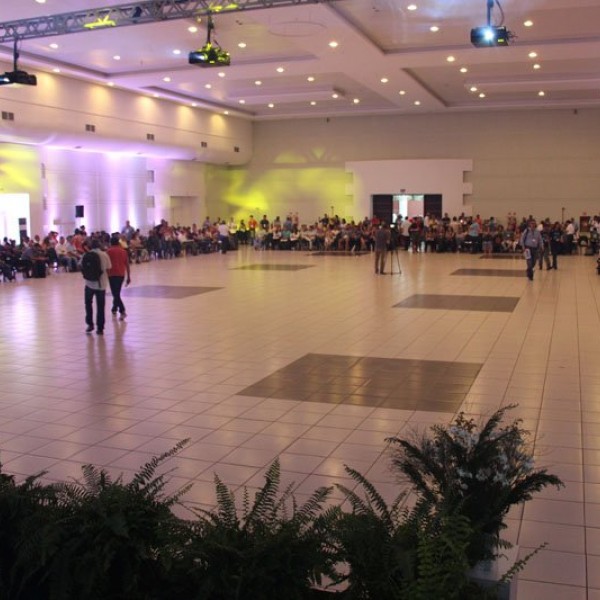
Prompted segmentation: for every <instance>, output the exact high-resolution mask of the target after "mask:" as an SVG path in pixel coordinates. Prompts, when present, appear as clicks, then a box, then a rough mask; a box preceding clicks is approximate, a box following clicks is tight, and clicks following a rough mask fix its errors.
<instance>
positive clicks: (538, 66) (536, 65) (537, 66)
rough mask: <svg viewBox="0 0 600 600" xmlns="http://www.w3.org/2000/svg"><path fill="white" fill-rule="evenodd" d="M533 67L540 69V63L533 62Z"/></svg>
mask: <svg viewBox="0 0 600 600" xmlns="http://www.w3.org/2000/svg"><path fill="white" fill-rule="evenodd" d="M533 68H534V69H541V68H542V65H540V64H538V63H535V65H533Z"/></svg>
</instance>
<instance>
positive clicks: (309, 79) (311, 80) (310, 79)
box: [306, 75, 315, 83]
mask: <svg viewBox="0 0 600 600" xmlns="http://www.w3.org/2000/svg"><path fill="white" fill-rule="evenodd" d="M314 80H315V78H314V77H313V76H312V75H310V76H309V77H307V78H306V81H310V82H311V83H312V82H313V81H314Z"/></svg>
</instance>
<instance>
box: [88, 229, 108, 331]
mask: <svg viewBox="0 0 600 600" xmlns="http://www.w3.org/2000/svg"><path fill="white" fill-rule="evenodd" d="M85 250H86V252H85V254H84V255H83V257H82V258H81V272H82V274H83V278H84V280H85V322H86V324H87V328H86V330H85V332H86V333H92V331H94V307H93V302H94V297H96V333H97V334H98V335H102V334H103V333H104V320H105V318H104V308H105V305H106V290H107V288H108V285H109V284H108V270H109V269H110V268H111V266H112V265H111V262H110V257H109V256H108V254H106V252H104V251H103V250H102V249H101V246H100V242H99V241H98V240H95V239H92V240H86V241H85Z"/></svg>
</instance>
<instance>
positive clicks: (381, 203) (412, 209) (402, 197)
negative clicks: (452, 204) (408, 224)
mask: <svg viewBox="0 0 600 600" xmlns="http://www.w3.org/2000/svg"><path fill="white" fill-rule="evenodd" d="M371 206H372V214H373V216H377V217H379V219H381V220H382V221H386V222H387V223H395V222H396V220H397V219H398V216H399V215H402V218H403V219H407V218H408V219H412V218H413V217H424V216H425V215H433V216H435V217H436V218H437V219H441V218H442V194H405V193H402V194H373V195H372V196H371Z"/></svg>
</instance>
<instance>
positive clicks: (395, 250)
mask: <svg viewBox="0 0 600 600" xmlns="http://www.w3.org/2000/svg"><path fill="white" fill-rule="evenodd" d="M388 256H389V258H390V275H402V269H401V268H400V257H399V256H398V248H391V249H390V250H388ZM394 257H396V266H397V267H398V272H395V271H394Z"/></svg>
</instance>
